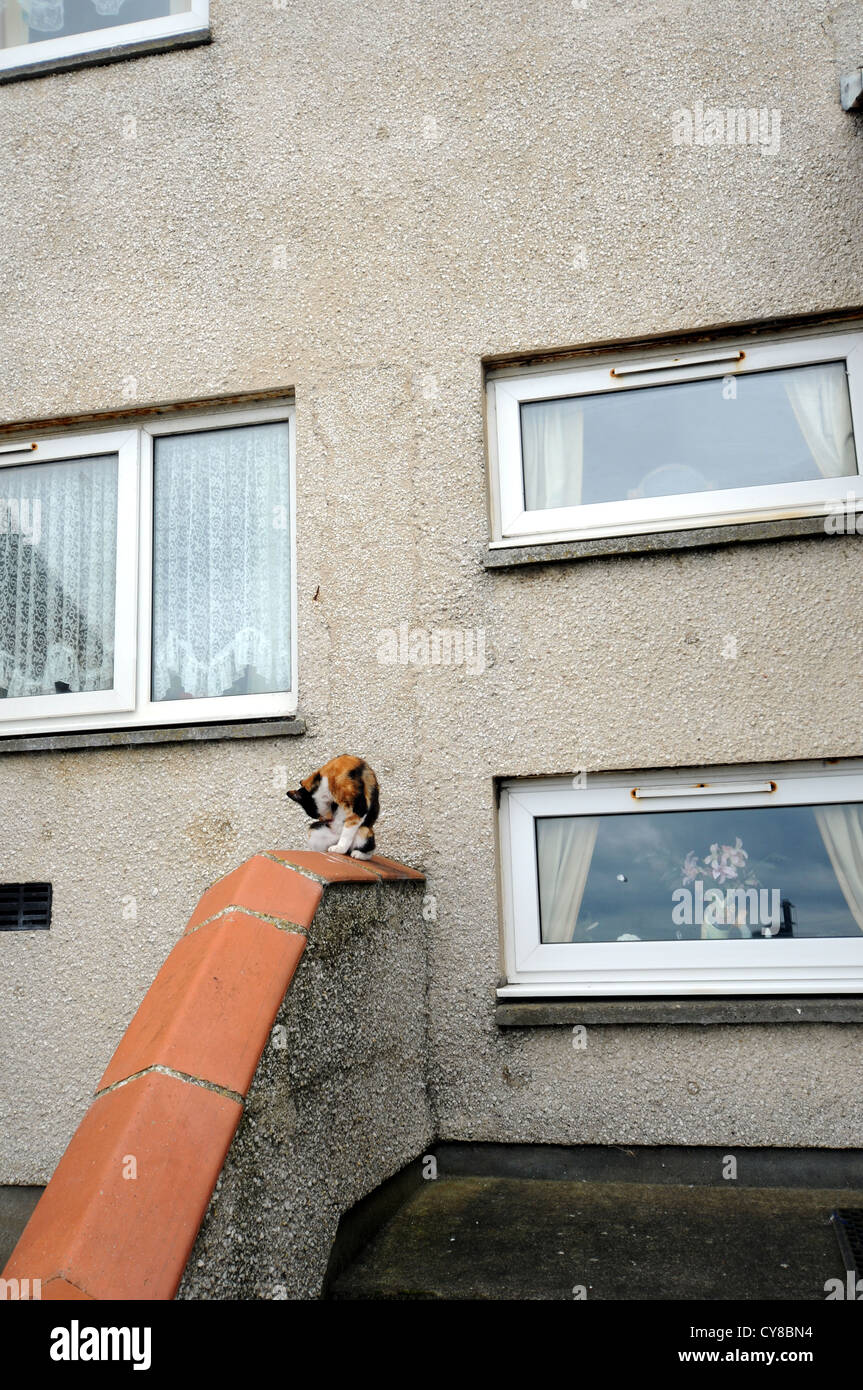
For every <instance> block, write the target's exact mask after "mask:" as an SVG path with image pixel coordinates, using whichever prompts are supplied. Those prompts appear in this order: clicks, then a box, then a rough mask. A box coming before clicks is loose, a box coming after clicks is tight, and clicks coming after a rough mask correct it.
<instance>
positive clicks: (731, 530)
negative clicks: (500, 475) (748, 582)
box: [483, 516, 857, 569]
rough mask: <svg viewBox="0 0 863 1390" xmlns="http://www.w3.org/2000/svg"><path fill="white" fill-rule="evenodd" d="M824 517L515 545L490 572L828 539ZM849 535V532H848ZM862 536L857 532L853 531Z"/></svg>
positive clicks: (491, 559)
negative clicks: (610, 557) (603, 558)
mask: <svg viewBox="0 0 863 1390" xmlns="http://www.w3.org/2000/svg"><path fill="white" fill-rule="evenodd" d="M827 519H828V518H826V517H824V516H801V517H793V518H786V519H783V520H779V521H753V522H746V523H741V524H739V525H737V524H735V525H727V526H700V527H697V528H693V529H692V530H691V531H684V530H681V531H653V532H647V533H645V534H644V535H638V536H594V537H591V538H590V539H588V540H580V541H549V542H539V543H536V544H531V543H528V544H524V545H511V546H509V545H508V546H506V548H501V549H495V550H492V549H491V547H487V549H486V551H485V553H484V555H483V565H484V566H485V568H486V569H509V568H510V567H511V566H513V565H537V564H546V563H548V562H549V561H555V560H592V559H596V558H597V557H600V556H606V555H643V554H651V553H653V554H655V553H661V552H663V551H674V550H694V549H697V548H699V547H705V546H714V545H739V544H745V543H748V542H750V541H778V540H786V539H791V540H793V539H795V538H797V537H800V536H803V537H807V536H823V537H824V538H825V539H828V540H834V539H835V537H834V536H833V535H832V534H830V533H828V532H827V531H825V529H824V522H825V520H827ZM842 534H844V533H842ZM848 534H849V535H852V536H854V535H856V534H857V532H856V531H849V532H848Z"/></svg>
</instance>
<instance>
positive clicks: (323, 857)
mask: <svg viewBox="0 0 863 1390" xmlns="http://www.w3.org/2000/svg"><path fill="white" fill-rule="evenodd" d="M267 853H268V855H269V856H270V857H271V858H273V859H278V860H279V861H280V862H281V863H282V864H285V865H292V864H293V865H296V867H297V868H300V869H306V870H307V871H308V872H310V873H313V874H316V875H317V877H318V878H322V879H325V880H326V881H327V883H346V882H350V883H367V882H372V883H379V882H381V881H382V880H396V879H419V880H420V881H424V880H425V874H421V873H419V872H418V871H417V870H416V869H409V868H407V867H406V865H404V864H397V863H396V861H395V860H394V859H384V858H383V857H382V856H381V855H379V854H374V855H372V857H371V859H352V858H351V857H350V855H347V854H322V853H320V852H318V851H317V850H310V849H297V850H283V849H272V850H268V851H267Z"/></svg>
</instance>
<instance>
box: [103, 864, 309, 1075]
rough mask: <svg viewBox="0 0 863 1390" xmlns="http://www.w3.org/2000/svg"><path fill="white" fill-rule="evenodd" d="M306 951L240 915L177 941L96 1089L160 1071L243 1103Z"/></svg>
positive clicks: (300, 940) (289, 936)
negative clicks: (220, 1091) (201, 1083)
mask: <svg viewBox="0 0 863 1390" xmlns="http://www.w3.org/2000/svg"><path fill="white" fill-rule="evenodd" d="M282 873H283V876H284V877H287V875H286V874H284V871H282ZM293 877H299V875H293ZM313 886H314V885H313ZM305 944H306V938H305V936H302V935H300V934H299V933H298V932H287V931H282V930H280V929H279V928H278V927H275V926H272V925H271V924H270V923H269V922H265V921H263V920H262V919H261V918H260V917H249V916H248V915H246V914H244V913H242V912H229V913H227V914H226V915H225V916H224V917H218V918H217V919H216V920H215V922H210V923H208V924H207V925H206V926H203V927H200V928H199V929H198V930H197V931H195V932H192V934H191V935H189V936H184V937H181V939H180V940H179V941H178V942H177V945H176V946H175V947H174V949H173V950H172V952H171V954H170V955H169V956H168V959H167V960H166V961H165V964H164V965H163V966H162V968H161V970H160V971H159V973H158V975H157V976H156V978H155V980H154V981H153V983H152V985H151V986H150V988H149V990H148V991H147V994H146V995H145V996H144V999H143V1001H142V1003H141V1006H140V1008H139V1009H138V1012H137V1013H136V1014H135V1017H134V1018H133V1019H132V1022H131V1023H130V1024H129V1027H128V1028H127V1030H126V1033H125V1035H124V1037H123V1039H122V1041H121V1042H120V1045H119V1047H118V1048H117V1051H116V1052H115V1053H114V1056H113V1057H112V1059H111V1061H110V1062H109V1064H108V1067H107V1069H106V1071H105V1074H104V1075H103V1077H102V1079H101V1081H100V1082H99V1085H98V1087H97V1090H98V1091H102V1090H104V1089H105V1087H106V1086H113V1085H115V1084H116V1083H117V1082H118V1081H123V1080H124V1079H125V1078H126V1077H129V1076H134V1075H136V1074H137V1073H138V1072H142V1071H144V1070H145V1069H146V1068H147V1067H154V1066H163V1067H169V1068H170V1069H171V1070H172V1071H178V1072H183V1073H184V1074H185V1075H187V1076H193V1077H199V1078H201V1079H203V1080H205V1081H209V1082H211V1083H212V1084H213V1085H216V1086H222V1087H224V1088H225V1089H227V1090H230V1091H234V1092H237V1093H239V1094H240V1095H243V1096H244V1095H245V1094H246V1092H247V1091H248V1089H249V1086H250V1085H251V1082H252V1077H253V1076H254V1074H255V1069H256V1067H257V1065H258V1061H259V1059H260V1056H261V1053H262V1052H263V1050H264V1047H265V1046H266V1043H267V1039H268V1038H269V1036H270V1030H271V1029H272V1026H273V1023H274V1022H275V1019H276V1014H277V1013H278V1011H279V1005H280V1004H281V1002H282V1000H283V998H284V996H285V992H286V991H287V988H288V986H289V984H290V983H291V980H292V978H293V975H294V971H295V970H296V968H297V964H298V962H299V959H300V956H301V955H302V953H303V950H304V948H305Z"/></svg>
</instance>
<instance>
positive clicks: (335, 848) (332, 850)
mask: <svg viewBox="0 0 863 1390" xmlns="http://www.w3.org/2000/svg"><path fill="white" fill-rule="evenodd" d="M327 854H347V850H346V849H342V848H341V846H340V845H331V846H330V848H329V849H328V850H327Z"/></svg>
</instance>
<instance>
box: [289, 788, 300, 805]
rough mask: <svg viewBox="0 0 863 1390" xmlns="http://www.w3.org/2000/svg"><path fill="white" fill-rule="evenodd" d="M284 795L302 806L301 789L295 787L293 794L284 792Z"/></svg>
mask: <svg viewBox="0 0 863 1390" xmlns="http://www.w3.org/2000/svg"><path fill="white" fill-rule="evenodd" d="M285 795H286V796H289V797H290V798H291V800H292V801H298V802H300V804H302V800H303V789H302V787H297V789H296V791H293V792H286V793H285Z"/></svg>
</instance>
